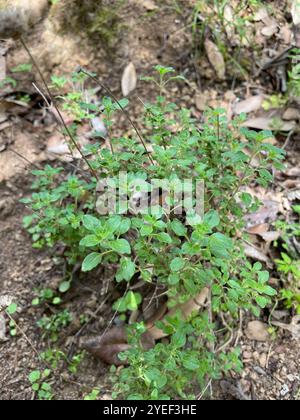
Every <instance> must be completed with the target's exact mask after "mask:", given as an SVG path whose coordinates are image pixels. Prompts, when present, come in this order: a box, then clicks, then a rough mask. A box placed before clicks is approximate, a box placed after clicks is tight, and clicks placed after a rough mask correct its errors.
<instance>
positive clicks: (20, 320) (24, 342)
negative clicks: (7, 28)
mask: <svg viewBox="0 0 300 420" xmlns="http://www.w3.org/2000/svg"><path fill="white" fill-rule="evenodd" d="M125 3H126V4H125V6H124V5H123V6H122V7H121V8H120V10H118V12H117V13H118V19H119V20H120V22H121V24H120V26H119V27H118V28H117V33H116V34H115V35H114V36H115V37H116V40H117V41H116V43H115V44H113V45H110V46H109V47H108V46H107V43H108V39H107V38H105V41H103V39H102V40H100V39H99V41H97V42H98V43H99V45H98V44H97V46H95V38H93V41H92V42H87V41H86V39H85V34H81V33H79V34H76V35H74V34H72V33H67V34H63V35H61V36H60V35H57V36H56V37H55V43H54V44H52V43H51V44H50V42H51V40H53V34H52V38H51V33H50V32H51V31H50V32H49V29H47V31H45V30H44V26H43V25H42V24H41V26H39V27H37V29H36V30H35V32H34V33H33V34H32V35H31V36H30V37H29V38H28V40H27V43H28V45H29V46H30V48H31V50H32V52H33V54H34V55H35V56H36V57H37V59H38V61H39V62H40V63H41V68H42V71H43V72H44V74H45V76H46V77H48V76H49V75H50V74H51V75H56V76H61V75H64V74H66V73H68V72H69V71H71V70H74V69H75V67H76V65H78V64H80V65H82V66H86V67H87V68H88V69H89V70H91V71H94V72H95V73H97V74H98V75H99V77H100V78H101V80H103V82H104V83H105V84H106V85H107V86H109V87H110V88H111V90H112V91H113V92H114V93H115V94H116V95H117V96H118V97H121V96H122V93H121V88H120V86H121V78H122V74H123V70H124V68H125V67H126V66H127V65H128V64H129V63H133V64H134V66H135V69H136V71H137V73H138V75H139V76H142V75H149V74H151V72H152V69H153V66H154V65H156V64H158V63H160V64H164V65H171V66H173V67H174V68H175V69H176V72H178V73H179V74H183V75H184V76H185V78H186V80H187V82H184V83H182V82H180V83H176V84H174V85H172V87H170V90H169V91H168V96H169V98H170V99H171V100H172V101H174V102H176V103H177V104H180V105H181V106H183V107H187V108H190V109H192V114H193V116H194V117H195V118H196V119H198V120H199V122H200V121H201V118H202V116H203V111H204V110H205V108H206V107H207V106H209V107H213V108H217V107H222V108H225V109H226V110H227V114H228V118H229V119H231V118H232V117H233V116H234V115H236V114H239V113H240V112H246V113H247V123H248V126H249V127H251V128H254V129H257V130H259V129H265V128H266V129H269V128H272V123H274V120H276V121H277V123H278V120H280V121H281V122H280V124H281V125H280V126H279V128H278V129H276V130H274V131H273V132H274V136H272V138H270V142H271V143H272V144H274V145H277V146H279V147H285V149H286V152H287V159H286V169H285V171H284V172H276V173H275V182H274V183H273V184H272V185H271V187H270V188H268V189H267V190H266V189H263V188H257V187H255V192H256V193H257V195H258V196H259V198H260V199H262V201H264V208H263V209H262V210H260V212H258V213H257V214H256V215H255V216H253V217H252V219H251V223H250V224H249V235H250V236H251V244H250V245H249V249H248V253H249V257H250V258H252V259H253V260H260V261H262V262H264V263H265V264H267V265H268V266H269V268H270V270H271V272H272V274H273V276H272V282H273V285H274V286H276V287H278V289H280V288H282V287H283V279H282V278H281V277H280V275H279V274H278V272H276V269H275V266H274V259H275V258H277V257H278V256H279V253H278V250H277V249H276V247H275V246H274V240H275V239H274V236H273V237H272V233H273V234H274V233H275V236H276V227H275V224H276V222H277V221H278V220H284V221H286V223H292V222H295V223H298V224H299V217H298V219H297V218H296V216H295V214H294V213H293V210H292V206H293V205H297V204H299V201H300V165H299V162H300V133H299V120H300V103H299V101H297V98H295V97H293V96H292V95H290V97H287V95H288V93H286V89H285V83H288V80H289V76H288V72H289V71H290V70H291V65H292V60H291V59H290V57H289V54H287V53H286V51H287V50H288V49H289V48H290V47H291V45H293V42H294V41H293V39H294V38H296V39H297V33H296V34H293V24H292V18H293V16H292V15H291V13H290V12H289V10H290V4H291V2H288V1H287V2H285V1H269V2H264V3H267V6H266V7H263V6H262V7H257V8H256V9H255V11H254V9H251V8H248V9H245V11H244V12H243V11H241V12H240V13H241V14H240V17H241V18H243V19H245V21H247V22H248V23H247V25H246V27H247V28H248V29H249V34H248V35H249V37H250V35H251V40H250V41H249V40H248V41H247V42H246V41H245V40H244V44H242V43H241V42H242V41H241V40H240V38H239V36H240V31H241V28H237V27H235V26H234V25H233V26H232V29H231V31H230V30H228V31H227V33H226V32H225V33H223V34H222V36H223V37H224V39H225V40H227V41H228V40H229V41H228V42H229V47H228V51H227V52H223V56H225V57H226V60H225V69H223V70H224V72H223V70H222V68H221V69H220V66H218V63H219V59H220V56H219V55H218V54H220V52H219V51H216V49H215V46H216V44H213V45H212V44H210V43H208V42H206V46H205V47H201V48H200V45H202V44H201V33H199V32H197V31H196V30H195V31H194V32H193V31H192V29H191V27H192V22H193V19H192V16H194V15H193V13H195V10H196V9H195V7H196V4H197V2H196V1H193V0H189V1H178V2H173V1H171V0H170V1H154V0H153V1H152V0H150V1H147V0H146V1H138V0H128V1H127V2H125ZM228 3H229V5H231V7H232V8H231V11H233V10H235V9H234V7H235V6H236V2H235V1H234V0H233V1H229V2H228ZM237 3H238V2H237ZM228 13H229V12H228ZM215 15H216V14H215V12H212V10H211V9H209V7H207V8H206V10H204V11H202V12H201V13H200V12H199V16H198V19H196V21H195V22H196V27H197V25H200V23H201V22H202V23H203V21H205V19H206V22H207V24H206V26H205V36H206V37H207V39H210V40H211V39H213V40H214V39H215V37H214V33H213V28H214V25H216V22H215V21H214V19H215V18H214V16H215ZM254 15H255V18H254V17H253V16H254ZM228 19H229V18H228ZM162 22H163V25H162ZM242 26H243V25H242ZM129 28H130V30H129ZM227 29H228V28H227ZM97 36H99V34H98V35H97V34H96V39H97ZM102 36H103V34H102ZM293 37H294V38H293ZM233 38H235V39H233ZM40 39H41V40H42V45H39V40H40ZM298 41H299V40H298ZM110 42H111V41H109V43H110ZM224 43H226V42H224ZM249 43H250V44H249ZM63 44H65V45H66V51H64V52H62V49H61V45H63ZM50 45H51V47H50ZM297 46H298V48H300V45H297ZM68 47H69V50H68ZM0 48H2V49H3V51H4V50H5V51H6V64H5V65H6V70H7V75H8V76H9V77H11V78H13V79H14V80H16V82H17V84H14V83H13V84H11V83H10V84H6V85H2V90H1V92H0V99H1V102H0V243H1V248H0V310H1V302H2V305H4V303H5V302H16V303H17V304H18V312H17V313H16V314H15V315H14V319H15V322H16V323H17V331H16V335H15V336H11V335H10V329H12V328H14V326H13V325H10V320H9V318H8V317H7V315H6V314H4V313H3V312H0V385H1V386H0V399H1V400H12V399H26V400H28V399H34V398H35V393H34V392H33V390H32V387H31V384H30V382H29V381H28V375H29V374H30V373H31V372H32V371H34V370H42V369H44V368H45V363H44V362H43V361H41V359H40V357H39V354H40V353H41V352H45V351H46V350H47V349H49V348H52V349H53V348H57V349H59V350H61V351H63V352H64V354H65V355H67V357H68V359H69V360H70V359H72V357H73V356H74V355H82V350H81V348H80V339H81V337H82V336H83V335H84V336H90V335H95V334H99V333H101V331H103V329H105V327H106V325H107V323H108V322H109V321H110V319H112V316H113V313H112V309H111V302H112V300H115V298H116V297H117V296H114V293H115V292H114V289H113V287H112V286H111V283H112V281H111V280H112V279H113V276H114V275H113V273H112V272H106V271H105V272H102V271H100V272H97V273H96V274H95V276H93V277H92V278H90V279H84V278H81V277H80V276H77V274H76V273H75V274H74V279H73V280H74V287H73V288H72V289H71V290H70V291H69V292H67V293H66V294H65V296H64V299H63V305H62V308H63V309H68V310H69V311H70V313H71V314H72V321H71V323H70V324H69V325H68V327H67V328H65V329H64V330H63V331H62V333H61V334H60V335H59V338H58V341H57V342H56V343H55V344H53V342H51V340H50V339H49V338H48V337H44V336H43V333H42V331H41V329H40V328H39V327H38V325H37V321H38V320H39V319H41V317H42V316H43V315H45V314H49V313H55V308H54V309H53V307H50V306H49V305H47V304H46V305H41V306H38V307H35V306H33V305H32V303H31V302H32V300H33V299H34V298H35V297H36V291H37V290H41V289H46V288H49V289H52V290H54V291H56V293H57V289H58V287H59V285H60V284H61V282H62V281H63V280H64V278H65V272H64V267H61V265H60V264H58V263H57V260H56V259H55V255H54V250H46V251H45V250H34V249H33V248H32V247H31V238H30V235H29V234H28V233H27V232H26V230H25V229H24V227H23V218H24V217H25V216H26V215H28V214H29V210H28V209H27V208H26V206H24V205H23V204H21V203H20V202H19V200H20V199H21V198H22V197H24V196H27V195H28V194H29V193H30V185H31V183H32V181H33V177H32V175H31V170H32V169H33V167H35V166H37V167H39V168H41V167H42V165H44V164H46V163H49V162H50V163H51V164H54V165H56V164H58V163H59V164H60V165H61V164H63V165H64V166H65V168H66V169H67V170H69V171H72V170H73V169H72V168H73V166H72V164H74V161H73V162H68V161H66V159H65V156H64V155H57V153H56V154H53V153H51V150H52V152H53V148H54V149H55V150H57V149H59V147H60V146H61V144H62V136H61V135H60V134H59V131H58V130H57V124H56V122H55V118H54V117H53V115H51V114H50V112H48V111H47V110H46V109H45V107H44V105H45V104H44V103H43V100H42V99H41V98H40V96H39V94H38V92H37V91H36V90H35V89H34V87H33V86H32V84H31V82H32V81H35V80H36V73H35V72H34V71H31V72H18V71H17V72H16V71H14V72H12V69H13V68H15V67H16V66H19V65H21V64H24V63H28V62H29V61H30V60H29V59H28V58H27V57H26V54H25V53H24V50H22V47H21V46H20V45H18V44H15V43H13V42H11V41H9V42H4V41H3V42H2V41H1V43H0ZM74 49H75V51H76V52H77V53H76V54H75V53H74ZM237 50H238V53H237ZM1 51H2V50H0V52H1ZM79 51H80V52H79ZM282 53H283V60H282V56H280V55H281V54H282ZM209 57H210V58H209ZM230 57H231V58H232V59H231V58H230ZM278 57H279V59H276V58H278ZM268 63H269V64H270V65H269V66H268V65H266V64H268ZM219 64H220V63H219ZM0 65H1V61H0ZM264 65H265V70H264V69H263V66H264ZM240 67H241V69H240ZM0 73H1V72H0ZM101 93H102V92H97V95H101ZM154 97H155V92H153V90H152V88H151V87H150V86H149V85H148V84H146V83H143V82H138V85H137V88H136V89H135V90H134V92H133V93H132V94H131V96H130V103H131V104H130V108H129V110H130V114H131V115H132V117H133V118H135V119H136V120H138V119H139V114H140V110H141V103H140V101H139V98H141V99H142V101H149V100H151V99H153V98H154ZM114 129H115V130H116V132H117V133H118V132H120V133H121V132H122V133H124V132H127V131H128V130H129V129H130V127H129V126H128V124H127V122H126V120H125V118H124V117H121V118H120V119H118V121H116V126H115V128H114ZM86 130H87V128H83V137H84V134H85V132H86ZM274 207H275V210H274ZM268 233H269V234H271V235H270V237H272V239H271V240H270V239H268V235H267V234H268ZM277 239H278V237H277ZM294 239H295V241H297V238H294ZM298 239H299V238H298ZM297 243H298V242H297ZM298 251H299V249H298ZM299 258H300V257H299V255H298V259H299ZM107 296H109V298H107ZM3 302H4V303H3ZM82 315H85V316H86V317H89V319H90V321H89V322H88V324H87V325H86V327H85V329H84V331H82V324H81V323H80V322H79V320H80V318H81V316H82ZM294 315H296V309H295V308H286V307H285V306H284V303H283V302H282V301H278V302H277V305H276V307H274V308H273V311H271V312H270V311H267V310H265V311H263V313H262V316H261V319H260V324H259V327H260V330H259V328H257V325H256V328H254V330H251V326H252V327H253V324H251V323H252V321H254V319H253V317H251V316H249V315H248V314H242V313H241V314H240V322H239V325H240V327H239V329H238V331H234V340H232V341H231V342H230V345H234V344H236V345H238V346H239V347H241V350H242V359H243V363H244V370H243V373H242V374H241V375H237V374H233V373H232V374H230V375H229V376H228V377H226V378H224V379H223V380H221V381H218V382H216V383H214V384H212V387H211V389H210V390H209V392H208V394H207V395H205V396H203V398H213V399H219V398H220V399H237V400H240V399H242V400H247V399H249V400H255V399H258V400H264V399H267V400H275V399H276V400H278V399H283V400H295V399H296V400H297V399H299V398H300V342H299V336H300V334H299V329H298V330H296V333H295V330H293V334H292V333H291V332H290V331H289V330H288V329H285V328H278V329H275V328H273V332H272V334H271V335H270V334H269V330H268V328H269V327H272V323H271V321H272V319H276V320H277V321H280V322H281V323H283V324H286V325H289V324H290V323H291V322H292V320H293V319H294V318H293V317H294ZM273 316H274V318H272V317H273ZM297 332H298V334H297ZM13 335H14V334H13ZM108 372H109V367H107V366H106V365H105V364H103V363H102V362H101V361H99V360H96V359H94V358H93V357H92V356H90V355H87V354H84V355H83V357H82V360H81V362H80V364H79V365H78V367H76V371H75V372H71V371H70V370H68V367H67V363H66V362H65V360H59V362H58V366H57V367H56V369H55V373H54V375H53V376H52V377H51V384H52V386H53V393H54V397H55V398H57V399H72V400H75V399H82V398H83V397H84V396H85V395H87V394H89V393H90V392H91V391H92V390H93V389H98V390H99V391H100V393H99V398H100V399H110V395H111V392H112V385H111V383H110V381H109V375H108Z"/></svg>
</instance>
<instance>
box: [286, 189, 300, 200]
mask: <svg viewBox="0 0 300 420" xmlns="http://www.w3.org/2000/svg"><path fill="white" fill-rule="evenodd" d="M288 199H289V200H290V201H296V200H300V189H297V190H294V191H290V192H289V193H288Z"/></svg>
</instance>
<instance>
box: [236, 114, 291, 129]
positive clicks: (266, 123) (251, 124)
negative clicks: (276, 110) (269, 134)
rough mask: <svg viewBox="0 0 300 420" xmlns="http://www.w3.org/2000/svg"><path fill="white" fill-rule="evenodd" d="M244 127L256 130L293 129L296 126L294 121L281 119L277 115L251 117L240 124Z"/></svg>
mask: <svg viewBox="0 0 300 420" xmlns="http://www.w3.org/2000/svg"><path fill="white" fill-rule="evenodd" d="M242 125H243V126H244V127H248V128H255V129H257V130H271V131H272V130H274V131H293V130H295V128H296V122H295V121H283V120H281V119H280V118H279V117H276V118H274V117H257V118H251V119H249V120H247V121H245V122H244V123H243V124H242Z"/></svg>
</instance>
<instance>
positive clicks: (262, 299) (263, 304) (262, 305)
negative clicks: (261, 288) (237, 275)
mask: <svg viewBox="0 0 300 420" xmlns="http://www.w3.org/2000/svg"><path fill="white" fill-rule="evenodd" d="M255 300H256V303H257V304H258V306H259V307H260V308H262V309H264V308H265V307H266V306H267V305H268V303H269V301H268V299H266V298H265V297H263V296H257V297H256V298H255Z"/></svg>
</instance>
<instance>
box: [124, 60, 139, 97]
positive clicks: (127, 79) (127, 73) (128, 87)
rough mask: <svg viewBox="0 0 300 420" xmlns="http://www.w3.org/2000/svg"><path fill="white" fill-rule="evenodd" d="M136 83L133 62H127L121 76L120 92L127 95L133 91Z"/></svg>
mask: <svg viewBox="0 0 300 420" xmlns="http://www.w3.org/2000/svg"><path fill="white" fill-rule="evenodd" d="M136 85H137V74H136V69H135V66H134V64H133V63H130V64H128V66H127V67H126V68H125V70H124V73H123V76H122V93H123V95H124V96H128V95H129V94H130V93H131V92H133V91H134V90H135V88H136Z"/></svg>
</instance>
